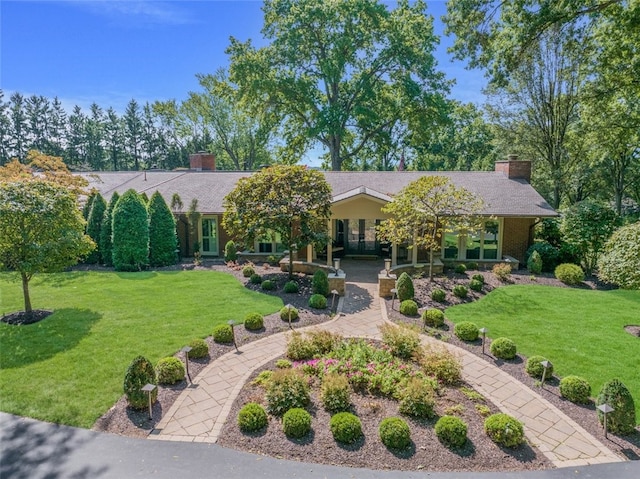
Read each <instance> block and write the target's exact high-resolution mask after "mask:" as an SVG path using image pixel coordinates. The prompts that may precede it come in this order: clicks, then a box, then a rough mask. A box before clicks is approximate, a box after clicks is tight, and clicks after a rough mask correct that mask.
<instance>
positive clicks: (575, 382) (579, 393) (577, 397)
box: [560, 376, 591, 404]
mask: <svg viewBox="0 0 640 479" xmlns="http://www.w3.org/2000/svg"><path fill="white" fill-rule="evenodd" d="M560 395H561V396H562V397H563V398H565V399H568V400H569V401H571V402H574V403H576V404H588V403H589V397H590V396H591V384H589V382H588V381H587V380H586V379H583V378H581V377H579V376H566V377H564V378H562V379H561V380H560Z"/></svg>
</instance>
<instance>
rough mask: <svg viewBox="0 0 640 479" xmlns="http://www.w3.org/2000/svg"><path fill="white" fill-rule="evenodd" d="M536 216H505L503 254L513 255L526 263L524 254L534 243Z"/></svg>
mask: <svg viewBox="0 0 640 479" xmlns="http://www.w3.org/2000/svg"><path fill="white" fill-rule="evenodd" d="M534 222H535V219H534V218H505V219H504V230H503V233H502V254H503V256H504V255H506V256H513V257H514V258H515V259H517V260H518V261H519V262H520V263H521V264H524V255H525V253H526V251H527V249H528V248H529V246H530V245H531V244H532V243H533V228H531V225H533V223H534Z"/></svg>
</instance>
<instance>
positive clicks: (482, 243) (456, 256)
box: [442, 220, 500, 261]
mask: <svg viewBox="0 0 640 479" xmlns="http://www.w3.org/2000/svg"><path fill="white" fill-rule="evenodd" d="M442 252H443V258H444V259H451V260H487V261H491V260H497V259H499V257H500V256H499V255H500V221H498V220H487V221H485V223H484V227H483V228H482V229H481V230H479V231H475V232H471V233H467V234H460V233H459V232H457V231H454V232H447V233H445V234H444V236H443V244H442Z"/></svg>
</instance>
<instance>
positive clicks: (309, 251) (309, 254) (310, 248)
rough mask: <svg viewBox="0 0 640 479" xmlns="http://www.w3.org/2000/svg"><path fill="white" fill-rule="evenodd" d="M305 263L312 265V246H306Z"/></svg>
mask: <svg viewBox="0 0 640 479" xmlns="http://www.w3.org/2000/svg"><path fill="white" fill-rule="evenodd" d="M307 263H313V245H312V244H308V245H307Z"/></svg>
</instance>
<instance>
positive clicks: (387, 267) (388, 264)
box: [384, 258, 391, 278]
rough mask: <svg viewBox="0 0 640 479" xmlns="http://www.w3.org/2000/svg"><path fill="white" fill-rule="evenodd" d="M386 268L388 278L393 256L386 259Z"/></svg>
mask: <svg viewBox="0 0 640 479" xmlns="http://www.w3.org/2000/svg"><path fill="white" fill-rule="evenodd" d="M384 270H385V271H386V272H387V278H388V277H389V271H391V258H385V259H384Z"/></svg>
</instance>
